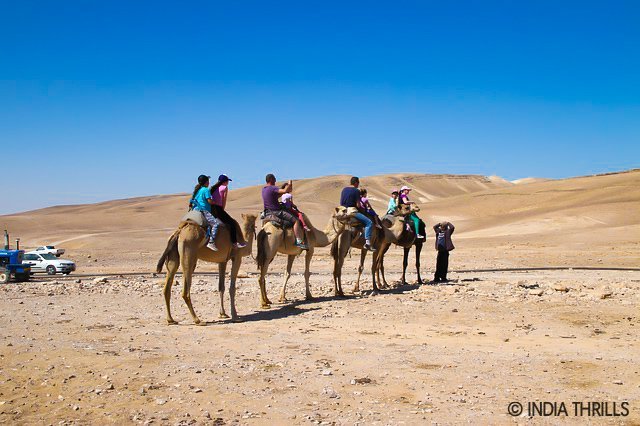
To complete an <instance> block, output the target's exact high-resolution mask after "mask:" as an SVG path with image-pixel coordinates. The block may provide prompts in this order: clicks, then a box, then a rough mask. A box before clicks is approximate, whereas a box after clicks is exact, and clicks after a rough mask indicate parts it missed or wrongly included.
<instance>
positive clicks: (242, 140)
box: [0, 0, 640, 214]
mask: <svg viewBox="0 0 640 426" xmlns="http://www.w3.org/2000/svg"><path fill="white" fill-rule="evenodd" d="M347 3H348V4H347ZM638 22H640V2H636V1H624V2H623V1H620V2H617V1H610V2H589V1H579V2H578V1H576V2H573V1H563V2H557V1H535V2H534V1H531V2H519V1H458V2H443V1H437V2H436V1H434V2H431V1H420V2H408V1H396V2H329V1H322V2H319V1H318V2H313V1H305V2H299V1H298V2H243V1H234V2H215V1H201V2H198V1H193V2H163V1H154V2H145V1H135V2H131V1H127V2H124V1H109V2H105V1H89V0H85V1H65V2H45V1H41V2H34V1H24V0H21V1H19V2H9V1H4V2H0V143H1V145H2V153H3V155H2V158H3V161H2V166H1V170H2V173H3V175H4V176H5V177H6V176H10V177H11V178H10V179H9V181H8V182H10V183H9V184H5V185H2V186H0V214H2V213H9V212H16V211H23V210H28V209H33V208H39V207H45V206H50V205H56V204H70V203H82V202H95V201H101V200H108V199H113V198H124V197H130V196H138V195H152V194H167V193H176V192H187V191H190V190H191V189H192V187H193V185H194V184H195V178H196V177H197V175H199V174H200V173H203V172H204V173H207V174H210V175H218V174H219V173H221V172H224V173H227V174H229V175H230V176H231V177H232V178H233V179H234V182H233V183H234V185H235V186H246V185H254V184H259V183H262V181H263V178H264V175H265V174H266V173H268V172H274V173H276V175H277V176H278V177H279V178H283V179H284V178H303V177H313V176H320V175H327V174H338V173H346V174H357V175H360V176H366V175H372V174H381V173H392V172H420V173H474V174H485V175H491V174H496V175H500V176H503V177H505V178H508V179H516V178H520V177H528V176H544V177H554V178H559V177H567V176H576V175H583V174H591V173H599V172H608V171H615V170H622V169H628V168H634V167H640V161H639V159H640V54H639V53H640V25H638ZM5 182H6V180H5Z"/></svg>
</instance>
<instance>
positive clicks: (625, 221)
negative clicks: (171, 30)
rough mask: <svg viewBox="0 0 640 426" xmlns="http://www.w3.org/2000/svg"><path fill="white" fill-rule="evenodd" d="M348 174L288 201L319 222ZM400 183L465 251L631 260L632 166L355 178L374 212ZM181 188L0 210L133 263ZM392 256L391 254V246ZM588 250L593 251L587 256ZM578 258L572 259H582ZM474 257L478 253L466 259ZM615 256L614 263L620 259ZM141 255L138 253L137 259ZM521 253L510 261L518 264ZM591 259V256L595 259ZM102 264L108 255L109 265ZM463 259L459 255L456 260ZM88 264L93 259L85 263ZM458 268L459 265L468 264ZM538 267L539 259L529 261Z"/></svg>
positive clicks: (154, 240) (639, 199) (17, 229)
mask: <svg viewBox="0 0 640 426" xmlns="http://www.w3.org/2000/svg"><path fill="white" fill-rule="evenodd" d="M348 179H349V176H347V175H336V176H326V177H320V178H313V179H303V180H300V181H296V182H295V186H294V195H295V200H296V203H297V204H298V205H299V206H300V208H301V209H302V210H303V211H305V212H306V213H307V214H308V215H309V216H310V218H311V220H312V221H313V222H314V223H320V224H322V223H325V221H326V218H327V217H328V216H329V214H330V211H331V209H332V208H333V206H335V205H336V204H337V202H338V199H339V194H340V191H341V189H342V187H343V186H344V185H345V184H346V182H348ZM402 185H408V186H410V187H412V188H413V192H412V196H413V199H414V200H416V201H417V202H419V203H420V205H421V207H422V212H421V213H420V216H421V217H423V218H424V220H425V221H426V222H427V223H428V224H429V225H432V224H433V223H435V222H437V221H440V220H442V219H448V220H450V221H452V222H454V223H455V224H456V226H457V231H456V239H458V240H460V241H461V242H462V241H464V244H465V245H466V246H467V248H469V249H470V250H471V249H477V250H481V249H482V248H483V247H485V246H486V244H487V243H488V241H491V244H493V245H494V246H495V245H496V244H497V245H500V244H503V245H505V247H507V246H509V247H510V245H514V247H511V248H515V247H525V246H526V247H528V248H531V247H535V246H539V248H541V249H543V250H542V251H544V250H546V249H545V247H546V248H551V249H554V250H555V249H556V248H559V247H563V250H564V251H567V250H568V251H570V250H577V251H578V252H576V256H574V258H575V259H579V257H580V252H581V251H591V252H594V253H597V252H598V251H607V250H609V249H611V245H612V244H611V241H612V239H613V240H615V241H616V249H617V250H623V251H624V250H626V251H627V252H626V253H627V254H625V255H623V256H620V258H619V259H618V260H617V261H616V262H617V264H621V265H625V266H637V263H638V261H637V259H636V260H635V265H634V256H636V255H637V254H638V250H639V247H638V241H640V171H638V170H633V171H629V172H622V173H614V174H607V175H596V176H585V177H577V178H571V179H561V180H545V181H534V182H529V183H526V184H518V185H516V184H513V183H511V182H508V181H506V180H504V179H502V178H499V177H485V176H477V175H427V174H394V175H381V176H371V177H363V178H362V186H363V187H366V188H367V189H368V191H369V195H370V198H371V200H372V204H373V206H374V208H375V209H376V210H377V211H378V212H380V213H383V212H384V211H385V209H386V205H387V201H388V197H389V195H388V194H389V192H390V190H391V189H393V188H398V187H400V186H402ZM260 188H261V185H257V186H252V187H247V188H241V189H232V191H231V193H230V211H231V213H232V214H233V215H235V216H239V214H240V213H243V212H258V211H259V210H260V209H261V205H262V203H261V198H260ZM188 198H189V194H187V193H185V194H173V195H160V196H149V197H138V198H131V199H124V200H114V201H108V202H103V203H97V204H91V205H77V206H57V207H50V208H45V209H41V210H35V211H30V212H25V213H20V214H15V215H6V216H0V224H2V225H4V226H7V227H8V229H9V230H10V231H11V234H12V235H13V236H14V237H18V236H19V237H20V238H21V239H22V243H23V246H24V247H27V248H29V247H34V246H36V245H40V244H44V243H58V244H64V245H65V248H67V250H68V254H69V256H70V257H73V256H74V255H75V256H76V257H83V256H85V255H87V254H97V255H99V256H100V257H101V258H105V257H109V258H113V259H114V262H116V261H117V260H118V259H128V260H130V261H133V260H135V261H136V262H139V261H141V260H142V258H141V257H140V256H141V254H143V255H144V256H147V255H148V256H150V257H154V256H156V255H157V254H158V253H159V252H160V251H161V249H162V247H163V245H164V243H165V241H166V238H167V236H168V234H170V232H171V229H173V228H174V227H175V226H176V224H177V223H178V221H179V219H180V217H181V215H182V214H183V212H184V211H185V210H186V207H187V202H188ZM392 255H393V253H392ZM596 255H597V254H596ZM588 257H589V256H587V257H586V258H585V260H584V261H580V262H578V263H580V264H582V265H586V264H589V262H590V261H589V260H588ZM474 258H475V259H476V260H475V262H476V263H477V262H480V263H481V262H482V257H481V254H479V253H478V256H474ZM621 259H622V260H621ZM144 261H146V260H144ZM524 261H526V259H522V260H521V261H519V264H523V262H524ZM596 262H597V261H596ZM109 263H110V262H109ZM463 264H465V262H463ZM85 266H87V267H88V266H91V267H93V266H96V267H97V266H98V265H85ZM466 266H469V265H468V264H467V265H466ZM538 266H540V265H539V264H538Z"/></svg>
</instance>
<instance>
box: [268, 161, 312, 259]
mask: <svg viewBox="0 0 640 426" xmlns="http://www.w3.org/2000/svg"><path fill="white" fill-rule="evenodd" d="M265 181H266V183H267V184H266V185H265V186H264V187H263V188H262V201H263V203H264V212H265V214H270V215H272V216H275V217H277V218H279V219H280V220H282V222H283V223H284V225H285V227H286V226H287V225H288V226H293V234H294V235H295V236H296V242H295V245H296V246H297V247H299V248H301V249H302V250H309V247H307V245H306V244H305V243H304V231H303V229H302V225H301V224H300V221H299V220H298V218H296V217H295V216H294V215H293V214H292V213H291V212H289V211H287V210H286V209H285V208H284V207H283V205H282V204H280V202H279V201H278V198H279V197H280V195H283V194H287V193H289V192H291V189H292V188H293V182H292V181H291V180H290V181H288V182H287V184H286V185H285V186H284V188H280V187H278V186H276V177H275V176H274V175H273V174H271V173H269V174H268V175H267V176H266V178H265Z"/></svg>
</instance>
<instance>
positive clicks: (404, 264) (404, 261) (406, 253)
mask: <svg viewBox="0 0 640 426" xmlns="http://www.w3.org/2000/svg"><path fill="white" fill-rule="evenodd" d="M409 251H411V246H409V247H405V248H404V256H403V257H402V284H403V285H406V284H407V279H406V273H407V264H408V263H409Z"/></svg>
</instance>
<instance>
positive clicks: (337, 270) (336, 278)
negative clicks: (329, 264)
mask: <svg viewBox="0 0 640 426" xmlns="http://www.w3.org/2000/svg"><path fill="white" fill-rule="evenodd" d="M335 244H338V247H336V251H337V252H338V254H337V258H336V259H334V260H333V294H335V295H336V296H339V295H340V293H341V292H342V283H341V282H340V274H341V273H342V266H341V265H340V240H338V241H336V243H335Z"/></svg>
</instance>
